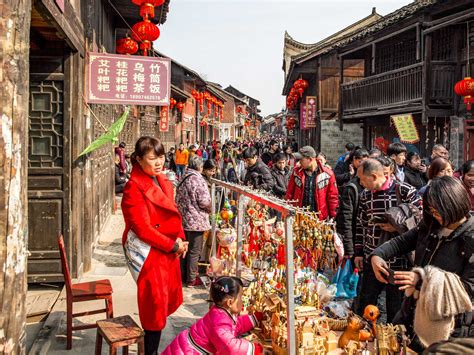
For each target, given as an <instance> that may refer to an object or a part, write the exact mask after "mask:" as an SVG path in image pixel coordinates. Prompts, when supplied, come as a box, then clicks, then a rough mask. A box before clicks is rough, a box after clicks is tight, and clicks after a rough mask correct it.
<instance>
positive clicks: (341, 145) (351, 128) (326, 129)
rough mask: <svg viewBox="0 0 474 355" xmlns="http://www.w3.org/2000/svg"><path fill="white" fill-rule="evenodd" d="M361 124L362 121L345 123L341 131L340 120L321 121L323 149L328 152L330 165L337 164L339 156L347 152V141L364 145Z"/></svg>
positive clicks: (325, 152)
mask: <svg viewBox="0 0 474 355" xmlns="http://www.w3.org/2000/svg"><path fill="white" fill-rule="evenodd" d="M361 126H362V124H360V123H355V124H345V125H344V129H343V130H342V131H341V130H339V122H338V121H335V120H323V121H321V151H322V152H323V153H324V154H326V156H327V158H328V163H329V165H331V166H333V167H334V166H335V165H336V161H337V158H339V157H340V156H341V155H342V154H343V153H344V152H345V145H346V143H347V142H352V143H354V144H355V145H356V146H357V145H362V128H361Z"/></svg>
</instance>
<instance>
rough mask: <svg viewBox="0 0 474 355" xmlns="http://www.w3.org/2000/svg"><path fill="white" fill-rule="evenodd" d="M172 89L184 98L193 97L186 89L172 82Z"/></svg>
mask: <svg viewBox="0 0 474 355" xmlns="http://www.w3.org/2000/svg"><path fill="white" fill-rule="evenodd" d="M171 91H172V92H174V93H175V94H177V95H178V96H181V97H182V98H183V99H184V98H185V99H189V98H191V95H189V94H188V93H187V92H186V91H184V90H181V89H180V88H179V87H177V86H176V85H173V84H171Z"/></svg>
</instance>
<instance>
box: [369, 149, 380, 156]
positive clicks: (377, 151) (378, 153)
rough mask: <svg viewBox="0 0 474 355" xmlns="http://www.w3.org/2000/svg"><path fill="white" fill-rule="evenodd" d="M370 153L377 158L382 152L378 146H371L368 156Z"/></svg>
mask: <svg viewBox="0 0 474 355" xmlns="http://www.w3.org/2000/svg"><path fill="white" fill-rule="evenodd" d="M372 155H376V158H378V157H381V156H382V155H383V154H382V151H381V150H380V149H379V148H372V149H371V150H370V151H369V156H372Z"/></svg>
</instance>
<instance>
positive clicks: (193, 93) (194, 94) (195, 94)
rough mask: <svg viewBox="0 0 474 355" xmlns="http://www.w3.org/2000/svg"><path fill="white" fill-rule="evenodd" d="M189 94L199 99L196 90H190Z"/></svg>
mask: <svg viewBox="0 0 474 355" xmlns="http://www.w3.org/2000/svg"><path fill="white" fill-rule="evenodd" d="M191 96H192V97H193V98H194V100H197V99H199V93H198V92H197V91H196V90H193V91H191Z"/></svg>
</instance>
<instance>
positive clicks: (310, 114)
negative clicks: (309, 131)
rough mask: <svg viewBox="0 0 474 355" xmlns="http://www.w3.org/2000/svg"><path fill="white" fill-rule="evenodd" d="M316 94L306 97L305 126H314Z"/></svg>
mask: <svg viewBox="0 0 474 355" xmlns="http://www.w3.org/2000/svg"><path fill="white" fill-rule="evenodd" d="M316 102H317V101H316V96H307V97H306V124H305V127H306V128H315V127H316Z"/></svg>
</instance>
